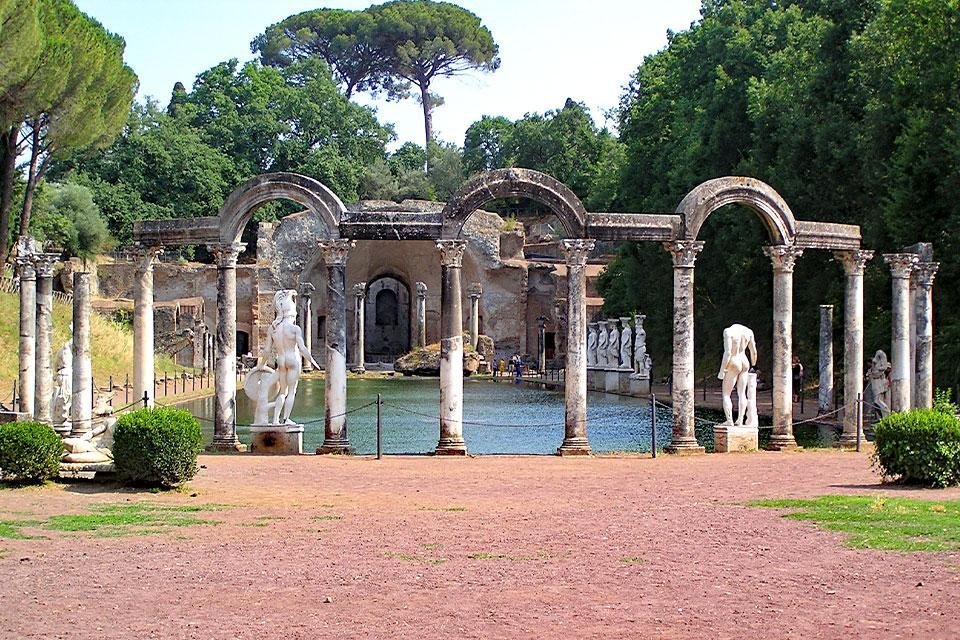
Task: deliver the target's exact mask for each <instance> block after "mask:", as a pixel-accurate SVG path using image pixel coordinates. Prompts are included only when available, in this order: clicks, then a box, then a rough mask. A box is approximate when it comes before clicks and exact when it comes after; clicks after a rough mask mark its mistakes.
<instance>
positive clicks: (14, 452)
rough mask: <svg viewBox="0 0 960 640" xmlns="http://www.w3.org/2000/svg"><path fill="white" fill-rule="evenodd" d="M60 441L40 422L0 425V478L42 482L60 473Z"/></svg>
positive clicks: (61, 442) (61, 446)
mask: <svg viewBox="0 0 960 640" xmlns="http://www.w3.org/2000/svg"><path fill="white" fill-rule="evenodd" d="M62 456H63V440H61V439H60V436H58V435H57V434H56V433H54V431H53V429H51V428H50V427H48V426H47V425H45V424H43V423H42V422H7V423H5V424H0V477H2V478H4V479H7V480H15V481H16V482H22V483H42V482H45V481H47V480H49V479H50V478H53V477H55V476H56V475H57V474H58V473H59V472H60V458H61V457H62Z"/></svg>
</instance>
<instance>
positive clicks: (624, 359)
mask: <svg viewBox="0 0 960 640" xmlns="http://www.w3.org/2000/svg"><path fill="white" fill-rule="evenodd" d="M620 324H622V325H623V331H621V332H620V368H621V369H624V370H627V371H632V370H633V365H632V364H631V362H630V354H631V352H632V351H633V331H632V330H631V329H630V318H620Z"/></svg>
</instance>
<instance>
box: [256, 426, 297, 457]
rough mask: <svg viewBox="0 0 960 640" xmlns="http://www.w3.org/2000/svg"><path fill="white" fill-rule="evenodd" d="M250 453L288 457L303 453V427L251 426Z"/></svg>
mask: <svg viewBox="0 0 960 640" xmlns="http://www.w3.org/2000/svg"><path fill="white" fill-rule="evenodd" d="M250 452H251V453H262V454H272V455H289V456H293V455H299V454H301V453H303V425H300V424H296V425H285V424H266V425H256V424H255V425H251V426H250Z"/></svg>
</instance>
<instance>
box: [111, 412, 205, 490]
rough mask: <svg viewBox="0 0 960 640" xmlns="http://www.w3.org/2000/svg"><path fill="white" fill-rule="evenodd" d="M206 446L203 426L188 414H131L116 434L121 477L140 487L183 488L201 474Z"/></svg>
mask: <svg viewBox="0 0 960 640" xmlns="http://www.w3.org/2000/svg"><path fill="white" fill-rule="evenodd" d="M202 444H203V435H202V434H201V432H200V423H199V422H197V419H196V418H194V417H193V416H192V415H190V412H188V411H184V410H183V409H176V408H173V407H156V408H155V409H140V410H138V411H133V412H131V413H127V414H125V415H122V416H120V417H119V418H118V419H117V424H116V426H115V427H114V431H113V461H114V464H115V465H116V469H117V476H118V477H119V478H120V480H121V481H122V482H125V483H127V484H132V485H137V486H149V487H162V488H165V489H169V488H172V487H176V486H179V485H181V484H183V483H184V482H186V481H187V480H190V479H191V478H193V476H195V475H196V474H197V455H199V453H200V451H201V449H202Z"/></svg>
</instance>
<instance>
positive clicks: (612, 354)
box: [607, 320, 620, 369]
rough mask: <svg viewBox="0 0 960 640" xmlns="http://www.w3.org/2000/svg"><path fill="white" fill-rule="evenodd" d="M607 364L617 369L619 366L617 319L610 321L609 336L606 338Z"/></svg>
mask: <svg viewBox="0 0 960 640" xmlns="http://www.w3.org/2000/svg"><path fill="white" fill-rule="evenodd" d="M607 366H609V367H610V368H611V369H617V368H618V367H619V366H620V329H618V328H617V321H616V320H611V321H610V337H609V339H608V340H607Z"/></svg>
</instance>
